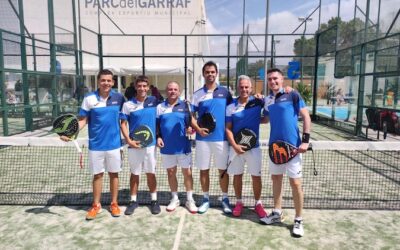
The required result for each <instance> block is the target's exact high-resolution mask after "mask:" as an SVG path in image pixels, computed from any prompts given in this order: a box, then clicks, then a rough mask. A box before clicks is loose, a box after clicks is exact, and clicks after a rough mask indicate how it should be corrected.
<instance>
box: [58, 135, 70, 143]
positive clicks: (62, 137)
mask: <svg viewBox="0 0 400 250" xmlns="http://www.w3.org/2000/svg"><path fill="white" fill-rule="evenodd" d="M60 139H61V140H62V141H66V142H68V141H71V140H72V139H71V138H69V137H68V136H65V135H62V136H60Z"/></svg>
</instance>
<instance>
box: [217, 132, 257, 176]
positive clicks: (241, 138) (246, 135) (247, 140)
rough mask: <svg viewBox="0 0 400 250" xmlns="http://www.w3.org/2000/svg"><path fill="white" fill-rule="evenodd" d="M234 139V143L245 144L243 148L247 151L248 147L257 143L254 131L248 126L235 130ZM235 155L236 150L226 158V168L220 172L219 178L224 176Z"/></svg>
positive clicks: (252, 146) (250, 147)
mask: <svg viewBox="0 0 400 250" xmlns="http://www.w3.org/2000/svg"><path fill="white" fill-rule="evenodd" d="M234 139H235V142H236V144H239V145H241V146H245V148H243V150H244V151H249V150H250V149H252V148H254V147H255V146H256V145H257V135H256V133H254V131H253V130H251V129H248V128H243V129H241V130H239V132H237V133H236V134H235V137H234ZM236 156H237V153H236V151H234V152H233V155H232V156H231V157H230V159H229V160H228V164H227V166H226V169H225V170H224V172H223V173H222V174H221V179H222V178H223V177H224V175H225V173H226V172H227V171H228V168H229V166H230V165H231V163H232V161H233V160H234V159H235V158H236Z"/></svg>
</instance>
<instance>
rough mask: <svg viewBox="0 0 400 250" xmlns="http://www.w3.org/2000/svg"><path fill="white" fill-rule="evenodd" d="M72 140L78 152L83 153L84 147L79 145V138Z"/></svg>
mask: <svg viewBox="0 0 400 250" xmlns="http://www.w3.org/2000/svg"><path fill="white" fill-rule="evenodd" d="M72 141H73V142H74V145H75V147H76V150H77V151H78V153H82V149H81V147H79V144H78V141H77V140H72Z"/></svg>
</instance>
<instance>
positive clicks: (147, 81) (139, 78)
mask: <svg viewBox="0 0 400 250" xmlns="http://www.w3.org/2000/svg"><path fill="white" fill-rule="evenodd" d="M139 82H146V83H147V85H149V78H148V77H147V76H145V75H140V76H137V77H136V79H135V86H136V84H138V83H139Z"/></svg>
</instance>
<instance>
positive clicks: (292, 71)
mask: <svg viewBox="0 0 400 250" xmlns="http://www.w3.org/2000/svg"><path fill="white" fill-rule="evenodd" d="M287 76H288V78H289V79H291V80H296V79H299V77H300V62H299V61H291V62H289V68H288V71H287Z"/></svg>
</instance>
